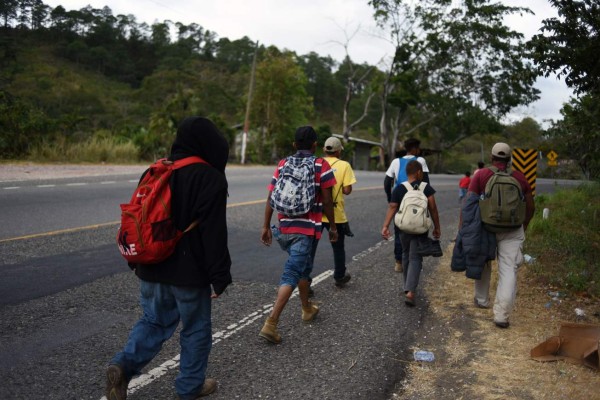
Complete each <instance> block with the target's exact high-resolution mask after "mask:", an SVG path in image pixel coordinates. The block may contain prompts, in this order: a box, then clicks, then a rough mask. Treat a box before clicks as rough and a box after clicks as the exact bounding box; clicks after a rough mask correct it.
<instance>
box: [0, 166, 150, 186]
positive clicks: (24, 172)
mask: <svg viewBox="0 0 600 400" xmlns="http://www.w3.org/2000/svg"><path fill="white" fill-rule="evenodd" d="M147 167H148V165H146V164H143V165H142V164H135V165H134V164H131V165H113V164H50V163H49V164H40V163H29V162H22V163H0V182H13V181H29V180H43V179H54V178H76V177H84V176H103V175H124V174H141V173H142V172H144V170H145V169H146V168H147Z"/></svg>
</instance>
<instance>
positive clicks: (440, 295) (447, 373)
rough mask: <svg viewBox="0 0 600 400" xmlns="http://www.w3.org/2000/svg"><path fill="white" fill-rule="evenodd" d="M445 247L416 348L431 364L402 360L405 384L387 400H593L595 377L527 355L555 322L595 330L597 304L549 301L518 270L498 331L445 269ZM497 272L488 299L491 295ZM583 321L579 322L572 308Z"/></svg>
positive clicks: (429, 282)
mask: <svg viewBox="0 0 600 400" xmlns="http://www.w3.org/2000/svg"><path fill="white" fill-rule="evenodd" d="M452 247H453V246H452V245H451V246H449V247H448V249H446V251H445V252H444V254H445V255H444V257H442V259H441V260H440V264H439V267H438V269H437V270H436V271H435V272H434V273H432V274H429V275H428V277H427V279H425V281H424V282H423V283H424V290H425V292H426V295H427V298H428V301H429V309H430V312H431V316H430V318H427V319H426V321H425V324H424V326H423V331H422V332H421V333H420V334H419V335H417V338H418V339H417V340H418V341H417V343H416V345H415V349H417V348H418V349H424V350H429V351H432V352H433V353H434V355H435V361H433V362H431V363H428V362H414V361H412V360H409V361H407V363H408V369H407V378H406V380H405V381H404V382H402V383H401V385H400V386H399V387H398V389H397V391H396V394H395V395H394V396H393V397H392V398H394V399H507V398H512V399H600V392H599V391H598V387H600V372H598V371H593V370H591V369H589V368H586V367H583V366H577V365H572V364H568V363H566V362H561V361H559V362H547V363H540V362H537V361H534V360H532V359H530V357H529V352H530V350H531V348H533V347H534V346H536V345H537V344H539V343H540V342H542V341H544V340H545V339H546V338H548V337H550V336H555V335H557V334H558V330H559V328H560V323H561V322H567V321H568V322H582V323H596V324H597V323H600V317H599V314H598V311H599V307H600V306H599V305H598V304H597V302H594V301H593V300H591V299H586V298H560V299H555V300H553V299H552V297H551V296H550V295H549V294H548V293H549V292H551V291H552V289H551V288H543V287H540V286H539V285H538V284H535V283H534V281H533V279H532V277H531V274H530V272H529V271H528V266H527V264H526V265H524V266H522V267H521V269H520V270H519V276H518V294H517V302H516V307H515V310H514V312H513V313H512V315H511V319H510V322H511V326H510V328H508V329H499V328H497V327H496V326H495V325H494V323H493V312H492V310H491V309H479V308H476V307H474V306H473V280H471V279H467V278H466V277H465V276H464V273H456V272H452V271H451V270H450V259H451V254H452ZM496 268H497V266H496V265H494V267H493V273H492V279H493V280H492V285H491V287H492V290H491V291H490V298H491V299H492V300H493V299H494V296H495V287H496V275H497V269H496ZM576 308H579V309H581V310H583V311H584V312H585V314H586V316H585V317H583V318H582V317H578V316H577V314H576V313H575V309H576Z"/></svg>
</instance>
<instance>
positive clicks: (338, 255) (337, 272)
mask: <svg viewBox="0 0 600 400" xmlns="http://www.w3.org/2000/svg"><path fill="white" fill-rule="evenodd" d="M335 226H336V228H337V231H338V240H337V242H334V243H331V247H332V248H333V267H334V269H333V279H337V280H339V279H342V278H343V277H344V275H346V250H345V249H344V238H345V237H346V230H347V226H348V223H347V222H344V223H341V224H335ZM323 227H325V228H326V229H327V231H329V223H327V222H323ZM315 247H316V246H315Z"/></svg>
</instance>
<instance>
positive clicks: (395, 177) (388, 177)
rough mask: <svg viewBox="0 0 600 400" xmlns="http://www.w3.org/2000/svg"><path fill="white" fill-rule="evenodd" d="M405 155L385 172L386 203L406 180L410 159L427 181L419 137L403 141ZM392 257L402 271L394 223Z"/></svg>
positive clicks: (393, 162) (400, 252)
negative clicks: (397, 187) (421, 170)
mask: <svg viewBox="0 0 600 400" xmlns="http://www.w3.org/2000/svg"><path fill="white" fill-rule="evenodd" d="M404 148H405V149H406V155H404V156H401V157H398V158H395V159H394V160H393V161H392V163H391V164H390V167H389V168H388V170H387V171H386V173H385V179H384V181H383V189H384V190H385V194H386V195H387V200H388V203H389V202H390V201H391V198H392V190H393V189H394V188H395V187H396V186H398V185H399V184H402V182H404V181H406V180H407V176H406V165H407V164H408V163H409V162H411V161H412V160H417V161H418V162H419V163H420V164H421V166H422V167H423V182H427V183H429V168H428V167H427V161H425V159H424V158H423V157H421V141H420V140H419V139H415V138H410V139H406V140H405V141H404ZM394 258H395V259H396V263H395V265H394V270H395V271H396V272H402V243H400V230H399V229H398V228H397V227H396V226H395V225H394Z"/></svg>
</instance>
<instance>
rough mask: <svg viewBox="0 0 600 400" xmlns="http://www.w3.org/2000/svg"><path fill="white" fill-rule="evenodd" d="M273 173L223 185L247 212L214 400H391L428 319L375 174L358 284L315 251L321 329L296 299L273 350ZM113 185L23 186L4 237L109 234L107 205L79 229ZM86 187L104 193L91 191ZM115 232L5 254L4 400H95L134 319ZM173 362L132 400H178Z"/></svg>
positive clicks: (234, 243)
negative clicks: (404, 276)
mask: <svg viewBox="0 0 600 400" xmlns="http://www.w3.org/2000/svg"><path fill="white" fill-rule="evenodd" d="M270 172H271V169H270V168H269V169H267V168H265V169H264V170H261V171H258V170H253V171H249V170H245V169H240V170H239V175H236V172H235V171H233V170H232V175H231V176H229V181H230V185H231V191H230V193H231V197H230V204H232V205H233V204H238V203H246V204H241V205H238V206H234V207H231V208H230V210H229V212H228V223H229V229H230V249H231V252H232V258H233V261H234V266H233V271H232V272H233V275H234V280H235V284H234V285H233V286H232V287H231V288H230V289H229V290H228V293H227V294H226V295H224V296H222V297H221V298H220V299H218V300H216V301H215V302H214V305H213V313H214V323H213V332H214V335H213V343H214V347H213V352H212V354H211V361H210V366H209V374H211V375H212V376H215V377H216V378H217V379H218V380H219V382H220V385H221V386H220V388H219V391H218V393H217V394H216V395H214V396H213V397H212V398H215V399H234V398H242V399H254V398H263V399H264V398H270V399H281V398H288V399H296V398H323V399H327V398H329V399H341V398H344V399H347V398H351V399H363V398H364V399H367V398H368V399H384V398H389V396H390V394H391V393H392V392H393V391H394V390H395V389H396V386H397V385H398V383H399V382H400V381H401V379H402V378H403V376H404V372H403V366H404V365H405V363H404V361H406V360H409V359H410V357H411V354H412V350H411V343H412V342H413V340H414V338H415V335H418V328H419V326H420V323H421V322H422V320H423V318H426V315H427V314H426V310H427V307H426V299H422V298H419V299H418V300H419V306H418V307H417V308H415V309H407V308H405V307H404V304H403V303H402V302H401V298H400V297H399V296H398V293H399V292H400V290H401V281H400V276H399V275H398V274H397V273H394V272H393V267H392V264H393V256H392V247H393V246H392V243H391V242H382V241H381V240H380V237H379V228H380V225H381V222H382V219H383V215H384V212H385V207H386V205H385V200H384V196H383V193H382V190H381V189H377V190H373V189H369V187H370V186H374V185H381V181H382V175H381V174H377V173H367V172H360V173H359V176H358V179H359V182H360V183H359V185H357V189H361V188H362V190H356V191H355V192H354V193H353V194H352V195H351V196H350V197H348V201H347V207H348V213H349V215H350V216H351V221H352V228H353V230H354V232H355V233H356V237H355V238H351V239H348V240H347V243H348V258H349V259H351V260H352V261H351V262H350V264H349V269H350V272H351V273H352V274H353V279H352V281H351V282H350V284H349V285H348V287H347V288H345V289H343V290H340V289H337V288H335V287H334V286H333V284H332V279H331V277H330V273H331V270H330V268H331V249H330V246H329V245H328V244H327V243H325V242H322V243H321V245H320V249H319V252H318V257H317V261H316V268H315V276H316V279H315V290H316V292H317V297H316V298H317V299H318V300H319V301H322V302H323V308H322V312H321V314H320V315H319V318H318V320H317V321H315V322H314V323H312V324H302V323H301V321H300V308H299V305H298V300H292V301H291V302H290V305H289V306H288V308H287V309H286V311H285V313H284V316H283V318H282V323H281V332H282V335H283V338H284V342H283V344H282V345H280V346H269V345H268V344H266V343H263V342H262V341H260V340H259V338H258V337H257V333H258V330H259V329H260V326H261V323H262V321H263V319H264V317H265V314H266V313H267V312H268V307H269V306H270V305H271V304H272V301H273V300H274V295H275V290H276V282H277V281H278V277H279V272H280V268H281V263H282V262H283V260H284V259H285V254H284V253H283V252H281V251H280V250H279V249H277V248H276V247H271V248H266V247H264V246H261V245H260V244H259V242H258V234H259V228H260V226H261V217H262V211H263V207H264V205H263V203H262V202H261V203H257V204H254V203H252V200H257V199H262V198H264V197H265V194H266V193H265V189H264V187H265V181H268V176H269V174H270ZM110 180H111V179H109V178H106V179H104V178H98V179H97V180H92V181H90V182H88V184H86V185H69V186H67V183H79V182H74V181H72V180H69V181H68V182H67V181H63V180H57V181H53V182H51V183H44V184H43V185H46V184H54V185H57V186H54V187H38V186H37V184H36V185H33V184H31V183H30V184H25V183H23V184H21V187H24V188H27V189H26V190H23V191H21V193H22V195H24V196H25V198H28V199H29V200H28V201H31V203H28V202H27V201H25V200H22V198H21V197H12V200H10V199H9V200H10V201H9V200H7V198H6V193H7V192H9V193H10V195H9V196H14V194H15V193H18V189H10V190H3V191H0V207H2V206H4V205H7V204H12V206H13V207H15V208H13V209H10V208H9V209H10V210H11V211H10V214H7V213H6V209H4V210H5V211H3V215H2V221H3V226H2V227H0V232H1V233H2V235H3V236H2V237H3V238H5V239H6V238H12V237H15V236H20V235H30V234H40V233H44V232H49V231H55V230H60V229H65V228H72V227H75V226H86V225H89V224H90V223H92V224H93V223H96V224H98V223H107V222H108V223H110V222H111V221H112V220H114V219H115V217H113V216H112V215H111V214H110V213H111V212H112V211H106V210H108V209H110V208H111V207H110V206H109V207H108V208H107V209H106V210H100V206H99V205H96V207H92V209H93V210H97V214H98V215H100V214H101V215H102V217H101V218H100V217H98V215H96V213H92V214H94V218H97V219H95V220H90V221H87V220H86V219H85V218H80V217H81V216H86V215H88V212H82V211H81V210H78V207H79V206H82V207H87V206H88V205H87V202H86V200H85V199H89V198H90V197H93V198H96V196H99V194H103V195H105V196H107V197H109V198H111V199H112V197H111V196H114V194H112V195H111V194H109V192H111V191H110V190H108V189H107V187H109V186H111V184H106V183H105V184H102V183H101V182H108V181H110ZM456 180H457V177H448V176H434V177H433V179H432V182H433V183H434V186H435V187H436V189H437V190H438V194H437V195H436V197H437V199H438V204H439V205H440V209H441V219H442V225H443V239H444V241H443V243H444V245H447V244H449V241H450V239H451V238H453V237H454V234H455V232H454V229H455V227H456V216H457V210H458V205H457V199H456V194H457V193H456ZM93 182H100V184H101V185H103V186H100V185H98V186H99V187H100V188H101V189H97V188H96V189H94V188H92V187H91V186H93V184H92V183H93ZM127 182H128V180H127ZM132 184H133V183H130V184H127V183H123V184H122V187H121V188H119V189H118V190H116V193H120V194H119V195H118V196H123V192H125V193H126V194H128V193H129V192H130V190H131V185H132ZM11 185H12V187H14V186H18V184H15V183H12V184H11ZM58 187H62V188H63V189H64V192H62V193H63V194H62V195H61V197H60V198H61V200H60V201H56V202H53V201H51V199H52V196H49V197H45V196H43V195H42V194H40V193H41V192H40V191H42V192H43V190H45V189H50V190H54V189H56V188H58ZM549 187H551V186H550V185H549ZM61 190H62V189H61ZM95 190H97V191H95ZM90 191H91V192H92V195H90ZM538 191H540V185H539V183H538ZM57 192H58V191H57ZM78 194H80V195H81V197H79V195H78ZM74 197H75V199H73V198H74ZM36 198H37V199H38V200H39V202H37V203H36V202H35V201H34V200H35V199H36ZM71 199H72V200H73V201H72V202H71ZM111 201H114V200H110V201H109V200H105V201H104V203H106V202H111ZM120 201H121V200H119V201H114V204H115V205H113V206H112V207H116V204H118V202H120ZM15 202H17V203H21V202H22V203H23V205H29V206H30V207H31V211H30V212H28V213H23V212H21V213H18V212H17V211H16V210H18V209H19V204H17V205H15V204H14V203H15ZM100 203H102V202H100ZM61 204H62V207H61ZM65 208H66V209H67V210H68V211H69V212H65V211H64V209H65ZM48 209H53V210H56V211H54V212H56V213H59V215H60V217H58V218H46V215H47V214H48V213H47V211H45V210H48ZM38 212H39V213H38ZM12 214H14V215H18V216H19V218H21V219H22V222H23V224H24V225H26V226H28V230H23V231H22V232H20V233H19V234H18V235H14V236H10V230H11V228H10V226H11V225H10V224H12V222H11V223H8V222H6V221H9V220H11V221H13V220H12V219H11V216H13V215H12ZM71 218H74V219H73V220H71ZM17 219H18V218H17ZM40 227H43V228H40ZM114 231H115V226H114V225H110V224H109V225H107V226H103V227H98V228H95V229H83V230H77V231H67V232H63V233H54V234H49V235H40V236H34V237H31V238H28V239H19V240H8V241H3V242H0V254H1V256H2V257H1V259H2V261H1V262H0V268H1V269H2V276H3V279H2V280H1V282H0V312H1V315H2V318H1V319H0V336H1V337H2V340H1V341H0V381H1V382H2V385H0V398H3V399H21V398H23V399H24V398H27V399H38V398H39V399H54V398H56V399H64V398H73V399H100V398H101V397H102V387H103V384H104V383H103V382H104V381H103V371H104V368H105V364H106V362H107V360H108V359H109V358H110V357H111V356H112V355H113V353H114V352H116V351H117V350H119V348H120V347H121V346H122V344H123V343H124V341H125V338H126V335H127V333H128V331H129V329H130V327H131V325H132V324H133V323H134V322H135V321H136V319H137V318H138V317H139V307H138V305H137V297H138V282H137V279H136V278H135V276H134V275H133V274H132V273H130V272H128V271H127V270H126V267H125V266H124V264H123V262H122V261H121V260H120V258H119V256H118V254H117V253H116V250H115V247H114V243H113V235H114ZM436 262H437V259H428V260H427V262H426V266H425V270H426V273H429V272H431V271H434V269H435V267H436ZM177 355H178V346H177V340H176V338H175V339H174V340H170V341H168V342H167V343H166V344H165V346H164V349H163V351H162V352H161V354H160V355H159V356H158V357H157V359H156V360H155V361H154V362H153V363H152V364H151V365H150V366H149V367H148V373H147V374H145V375H143V376H142V377H140V378H139V379H138V380H136V381H134V382H132V386H131V396H130V398H131V399H172V398H175V396H174V390H173V386H172V382H173V379H174V377H175V375H176V366H177Z"/></svg>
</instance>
